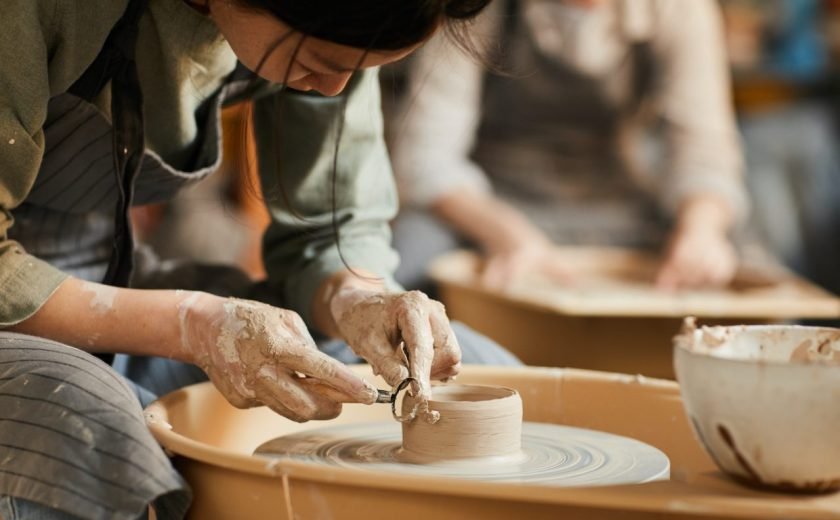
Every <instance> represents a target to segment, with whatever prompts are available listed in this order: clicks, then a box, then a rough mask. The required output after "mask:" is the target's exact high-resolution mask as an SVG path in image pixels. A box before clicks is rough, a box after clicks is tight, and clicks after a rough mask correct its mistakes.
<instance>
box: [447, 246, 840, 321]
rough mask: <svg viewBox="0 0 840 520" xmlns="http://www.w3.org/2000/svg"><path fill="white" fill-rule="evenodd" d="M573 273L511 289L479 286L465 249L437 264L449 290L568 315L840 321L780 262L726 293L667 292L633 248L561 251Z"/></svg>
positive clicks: (837, 306)
mask: <svg viewBox="0 0 840 520" xmlns="http://www.w3.org/2000/svg"><path fill="white" fill-rule="evenodd" d="M558 258H559V259H560V262H561V264H562V265H563V266H564V267H568V269H569V271H570V272H571V273H572V278H573V281H572V282H571V283H570V284H568V285H562V284H560V283H558V282H554V281H551V280H548V279H546V278H545V277H541V276H539V275H533V276H530V277H528V278H526V279H524V280H523V281H522V282H519V283H517V284H514V285H513V286H511V287H509V288H507V289H505V290H504V291H491V290H487V289H485V288H483V287H481V285H480V284H479V283H478V278H477V273H478V272H479V267H480V262H481V260H480V259H479V257H478V256H477V255H476V254H474V253H471V252H466V251H460V252H456V253H452V254H450V255H446V256H444V257H442V258H439V259H438V260H437V261H435V262H434V263H433V265H432V267H431V270H430V274H431V276H432V278H433V279H434V280H435V281H436V282H437V283H438V284H441V285H446V286H451V287H458V288H463V289H467V290H470V291H477V292H480V293H483V294H486V295H487V296H488V297H493V298H503V299H506V300H509V301H512V302H516V303H518V304H521V305H525V306H529V307H536V308H540V309H545V310H548V311H552V312H555V313H557V314H561V315H566V316H623V317H631V316H633V317H642V316H644V317H656V318H662V317H678V318H681V317H683V316H689V315H690V316H697V317H699V318H729V319H758V320H768V319H771V320H782V319H799V318H825V319H832V318H838V317H840V300H838V299H837V298H836V297H834V296H833V295H831V294H829V293H828V292H826V291H824V290H823V289H820V288H819V287H817V286H815V285H813V284H811V283H810V282H808V281H806V280H804V279H802V278H800V277H798V276H797V275H795V274H793V273H791V272H790V271H787V270H785V269H784V268H782V267H781V266H778V265H769V264H765V265H745V266H742V267H741V268H740V270H739V272H738V275H737V276H736V278H735V281H734V282H733V283H732V284H731V285H730V286H729V287H726V288H723V289H705V290H681V291H677V292H672V293H669V292H664V291H660V290H657V289H656V288H655V287H654V286H653V280H654V276H655V273H656V272H657V268H658V261H657V259H656V258H655V257H653V256H651V255H648V254H645V253H639V252H635V251H631V250H625V249H612V248H558Z"/></svg>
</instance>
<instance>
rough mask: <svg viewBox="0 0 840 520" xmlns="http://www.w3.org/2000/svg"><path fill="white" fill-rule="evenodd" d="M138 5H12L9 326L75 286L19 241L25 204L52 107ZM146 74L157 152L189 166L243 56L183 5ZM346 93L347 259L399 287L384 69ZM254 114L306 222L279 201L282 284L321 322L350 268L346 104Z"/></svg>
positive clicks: (4, 37)
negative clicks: (16, 228)
mask: <svg viewBox="0 0 840 520" xmlns="http://www.w3.org/2000/svg"><path fill="white" fill-rule="evenodd" d="M126 5H127V1H126V0H4V1H3V2H0V327H3V326H9V325H13V324H16V323H18V322H20V321H23V320H24V319H26V318H27V317H29V316H31V315H32V314H34V313H35V312H36V311H37V310H38V309H39V308H40V307H41V306H42V305H43V303H44V302H45V301H46V300H47V299H48V298H49V297H50V295H51V294H52V293H53V292H54V291H55V289H56V288H57V287H58V285H59V284H60V283H61V281H62V280H64V278H65V277H66V275H65V274H64V273H62V272H60V271H59V270H57V269H56V268H54V267H52V266H51V265H49V264H48V263H46V262H43V261H41V260H39V259H37V258H35V257H33V256H31V255H29V254H27V253H26V252H25V251H24V250H23V248H22V247H21V246H20V244H17V243H16V242H14V241H12V240H10V239H9V238H8V232H9V229H10V228H11V226H12V225H13V222H14V218H13V217H14V211H15V207H17V206H18V205H20V204H21V203H22V202H24V201H25V200H26V197H27V194H28V193H29V190H30V189H31V187H32V184H33V182H34V180H35V178H36V177H37V175H38V172H39V168H40V164H41V160H42V158H43V154H44V149H45V142H44V132H43V125H44V122H45V120H46V117H47V103H48V101H49V99H50V98H51V97H52V96H55V95H58V94H61V93H63V92H66V90H67V89H68V88H69V87H70V86H71V85H72V84H73V83H74V82H75V81H76V79H78V78H79V77H80V76H81V74H82V73H83V72H84V70H86V69H87V67H88V66H89V65H90V63H92V61H93V60H94V58H95V57H96V55H97V54H98V53H99V50H100V49H101V47H102V45H103V43H104V41H105V39H106V37H107V35H108V33H109V32H110V31H111V29H112V27H113V25H114V23H115V22H116V21H117V20H118V19H119V17H120V16H121V14H122V12H123V10H124V9H125V6H126ZM137 63H138V73H139V77H140V84H141V89H142V91H143V94H144V98H145V114H144V115H145V120H146V146H147V149H148V150H150V151H152V152H154V153H156V154H158V155H160V156H161V157H162V158H163V159H165V160H166V161H167V162H169V163H170V164H172V165H173V166H175V167H179V166H181V165H183V164H185V163H186V162H187V161H189V158H190V157H192V156H193V153H194V151H195V150H194V148H195V146H196V143H197V142H198V141H199V139H198V137H199V136H198V132H199V129H200V128H202V127H203V126H202V124H201V119H202V114H201V110H200V108H201V106H202V102H203V101H205V100H206V99H207V98H208V97H210V96H211V95H212V94H213V93H215V92H217V91H218V89H219V88H220V87H221V86H222V84H223V82H224V79H225V78H226V77H227V76H228V75H229V74H230V72H232V71H233V69H234V67H235V66H236V57H235V55H234V54H233V52H232V51H231V49H230V47H229V46H228V44H227V43H226V42H225V40H224V39H223V38H222V36H221V35H220V34H219V32H218V30H217V28H216V27H215V25H214V24H213V22H212V21H211V20H210V19H209V18H207V17H205V16H202V15H201V14H200V13H197V12H196V11H194V10H193V9H191V8H190V7H189V6H187V5H186V4H184V3H183V1H182V0H150V2H149V8H148V12H147V13H145V14H144V16H143V18H142V20H141V24H140V34H139V37H138V43H137ZM346 95H347V96H348V101H347V108H346V113H345V120H344V128H343V134H342V141H341V146H340V149H339V151H338V175H337V186H336V188H337V189H336V193H337V194H338V197H337V218H338V221H339V222H340V223H341V251H342V253H343V256H344V258H345V259H346V260H347V262H348V264H350V265H351V266H353V267H355V268H363V269H365V270H368V271H371V272H374V273H376V274H378V275H380V276H383V277H384V278H385V279H386V281H387V282H388V283H389V284H392V285H393V282H392V281H391V277H390V276H391V273H392V272H393V269H394V267H395V266H396V261H397V260H396V254H395V253H394V252H393V251H392V249H391V248H390V246H389V243H390V232H389V228H388V225H387V222H388V220H390V219H391V218H392V217H393V215H394V213H395V212H396V205H397V202H396V201H397V199H396V193H395V189H394V186H393V179H392V175H391V170H390V165H389V160H388V155H387V152H386V149H385V144H384V140H383V137H382V133H383V132H382V118H381V112H380V108H379V91H378V84H377V81H376V72H375V71H367V72H364V73H362V74H359V77H358V78H356V79H355V80H354V81H353V82H351V84H350V85H349V87H348V90H347V92H346ZM100 97H101V99H100V102H99V103H97V105H98V106H99V108H100V110H102V111H103V113H105V114H107V113H108V110H109V93H108V91H107V89H106V91H104V92H103V94H102V96H100ZM280 105H282V110H277V108H278V106H280ZM254 114H255V117H254V122H255V132H256V140H257V146H258V154H259V158H260V177H261V180H262V182H263V186H264V189H265V190H266V192H267V193H271V192H272V191H273V189H274V188H275V187H276V186H277V183H278V182H282V184H283V186H284V187H285V189H286V191H287V193H288V195H289V199H290V201H291V204H292V207H293V208H294V210H295V211H294V213H297V215H295V214H293V212H292V211H290V210H289V208H287V207H286V205H285V203H284V202H282V201H281V200H280V198H270V197H267V205H268V206H269V210H270V213H271V217H272V221H271V225H270V227H269V229H268V231H267V233H266V236H265V241H264V242H265V243H264V245H265V247H264V251H265V253H264V254H265V262H266V269H267V271H268V274H269V282H270V284H271V286H272V287H274V288H275V289H276V290H277V291H278V292H279V293H280V294H281V296H282V297H283V300H284V301H285V302H286V304H287V306H288V307H290V308H292V309H295V310H296V311H298V312H300V313H301V314H302V315H303V316H304V318H305V319H308V314H309V310H310V308H311V300H312V296H313V295H314V292H315V289H316V288H317V287H318V285H320V283H321V282H322V281H323V280H324V279H325V278H326V277H328V276H329V275H331V274H332V273H334V272H336V271H339V270H341V269H343V268H344V264H343V263H342V261H341V258H340V256H339V254H338V249H337V247H336V245H335V244H334V238H333V233H332V218H333V216H332V209H333V208H332V200H331V196H330V193H331V173H332V166H333V155H334V151H335V138H336V129H337V121H338V118H339V117H340V116H341V100H340V98H326V97H321V96H317V95H311V94H301V93H295V92H293V91H286V92H277V91H276V90H275V91H274V92H273V93H270V94H266V95H264V96H262V97H260V98H258V99H257V100H256V101H255V111H254ZM203 117H206V115H204V116H203ZM299 217H303V218H299ZM46 238H47V239H48V237H46Z"/></svg>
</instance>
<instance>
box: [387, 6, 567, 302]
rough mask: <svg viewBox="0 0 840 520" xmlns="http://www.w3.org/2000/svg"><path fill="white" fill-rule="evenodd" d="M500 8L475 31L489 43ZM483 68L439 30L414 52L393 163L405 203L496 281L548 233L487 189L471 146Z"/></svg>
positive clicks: (519, 266) (527, 264) (524, 262)
mask: <svg viewBox="0 0 840 520" xmlns="http://www.w3.org/2000/svg"><path fill="white" fill-rule="evenodd" d="M501 16H502V15H501V13H500V12H499V10H498V8H489V9H488V11H487V12H486V13H485V14H483V15H482V16H481V17H480V18H479V22H478V27H477V28H476V30H475V31H474V34H475V38H476V42H478V43H484V44H489V45H490V46H492V45H493V44H494V43H495V42H496V41H497V34H498V31H499V30H500V27H499V26H500V21H501ZM485 73H486V71H485V70H484V67H482V65H481V64H480V63H479V61H478V60H477V58H476V57H473V56H469V55H468V54H466V53H465V52H463V51H462V50H460V49H458V48H457V47H456V46H455V45H454V44H453V43H452V42H451V41H450V40H449V38H448V37H447V36H446V35H439V36H437V37H435V38H434V39H433V40H432V41H431V42H430V43H429V44H428V45H427V46H426V48H424V49H423V50H422V51H420V52H419V53H418V56H417V58H416V61H415V62H414V63H413V64H412V68H411V71H410V75H409V89H408V93H407V95H406V97H405V102H404V104H403V107H402V110H401V111H400V113H399V114H398V115H397V117H395V118H394V121H393V125H394V129H393V135H394V143H393V163H394V169H395V173H396V178H397V184H398V187H399V192H400V199H401V200H402V201H403V203H404V204H406V205H409V206H414V207H418V208H422V209H426V210H429V211H431V212H432V213H434V214H435V215H436V216H437V217H439V218H440V219H442V220H443V221H444V222H445V223H446V224H448V225H449V226H451V227H452V228H453V229H454V230H455V231H457V232H458V233H459V234H461V235H463V236H465V237H467V238H468V239H469V240H470V241H472V242H475V243H476V244H477V245H478V246H479V247H480V248H481V249H482V250H483V251H485V252H486V254H487V256H488V262H487V264H486V268H485V270H484V277H483V280H484V281H485V283H487V284H489V285H491V286H497V287H498V286H501V285H504V284H506V283H507V282H509V281H511V280H512V279H514V278H516V276H518V274H521V273H522V272H524V271H527V270H528V269H529V268H531V267H533V266H534V262H535V261H536V260H537V259H541V258H542V257H544V256H546V255H547V254H548V252H549V251H550V249H551V248H550V243H549V240H548V239H547V238H546V237H545V235H544V234H543V233H542V232H541V231H540V230H539V229H537V228H536V227H535V226H534V225H533V224H531V223H530V222H529V221H528V219H527V217H526V216H525V215H523V214H522V213H521V212H519V211H518V210H517V209H516V208H514V207H512V206H510V205H509V204H506V203H505V202H504V201H502V200H501V199H499V198H498V197H496V196H495V195H493V193H492V190H491V186H490V182H489V181H488V179H487V177H486V174H485V173H484V171H483V170H482V169H481V167H480V166H479V165H478V164H476V163H475V162H474V161H473V160H472V159H471V158H470V154H471V152H472V149H473V147H474V145H475V140H476V133H477V131H478V126H479V123H480V120H481V97H482V91H481V90H482V83H483V78H484V74H485Z"/></svg>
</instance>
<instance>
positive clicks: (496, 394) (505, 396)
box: [429, 384, 519, 407]
mask: <svg viewBox="0 0 840 520" xmlns="http://www.w3.org/2000/svg"><path fill="white" fill-rule="evenodd" d="M459 396H460V397H463V396H471V397H477V399H475V398H474V399H458V398H457V397H459ZM518 398H519V392H517V391H516V390H514V389H513V388H508V387H505V386H492V385H458V384H453V385H439V386H435V387H433V388H432V398H431V399H429V405H430V406H431V405H439V406H458V405H460V404H462V403H471V406H472V407H476V406H482V405H490V406H498V405H499V404H500V402H504V401H518V400H519V399H518Z"/></svg>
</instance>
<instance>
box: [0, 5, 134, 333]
mask: <svg viewBox="0 0 840 520" xmlns="http://www.w3.org/2000/svg"><path fill="white" fill-rule="evenodd" d="M124 8H125V2H124V1H111V0H3V1H2V2H0V328H3V327H8V326H11V325H14V324H16V323H19V322H21V321H23V320H25V319H26V318H28V317H30V316H31V315H33V314H34V313H35V312H36V311H37V310H38V309H40V308H41V306H42V305H43V304H44V302H46V301H47V299H48V298H49V297H50V296H51V295H52V293H53V292H54V291H55V289H56V288H57V287H58V285H59V284H60V283H61V282H62V281H63V280H64V279H65V278H66V275H65V274H64V273H62V272H61V271H59V270H58V269H56V268H54V267H52V266H50V265H49V264H48V263H46V262H44V261H42V260H39V259H37V258H35V257H33V256H31V255H29V254H27V253H26V251H24V250H23V248H22V247H21V245H20V244H18V243H17V242H15V241H13V240H11V239H10V238H9V236H10V230H11V229H12V226H13V224H14V210H15V208H16V207H17V206H19V205H20V204H21V203H22V202H23V201H24V200H25V199H26V196H27V194H28V193H29V190H30V189H31V188H32V184H33V183H34V181H35V177H36V176H37V175H38V170H39V169H40V166H41V159H42V157H43V154H44V132H43V125H44V122H45V120H46V117H47V103H48V101H49V98H50V96H51V95H54V94H56V93H59V92H64V91H65V90H66V89H67V88H68V87H69V86H70V85H71V84H72V83H73V81H75V79H76V78H77V77H78V76H79V75H81V72H82V71H84V70H85V68H86V67H87V64H88V63H90V62H91V61H93V58H94V57H95V56H96V53H97V52H98V49H99V48H100V46H101V44H102V42H103V41H104V39H105V37H106V36H107V35H108V32H109V31H110V27H111V26H112V25H113V23H114V22H115V21H116V20H117V18H119V16H120V13H121V12H122V10H123V9H124Z"/></svg>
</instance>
